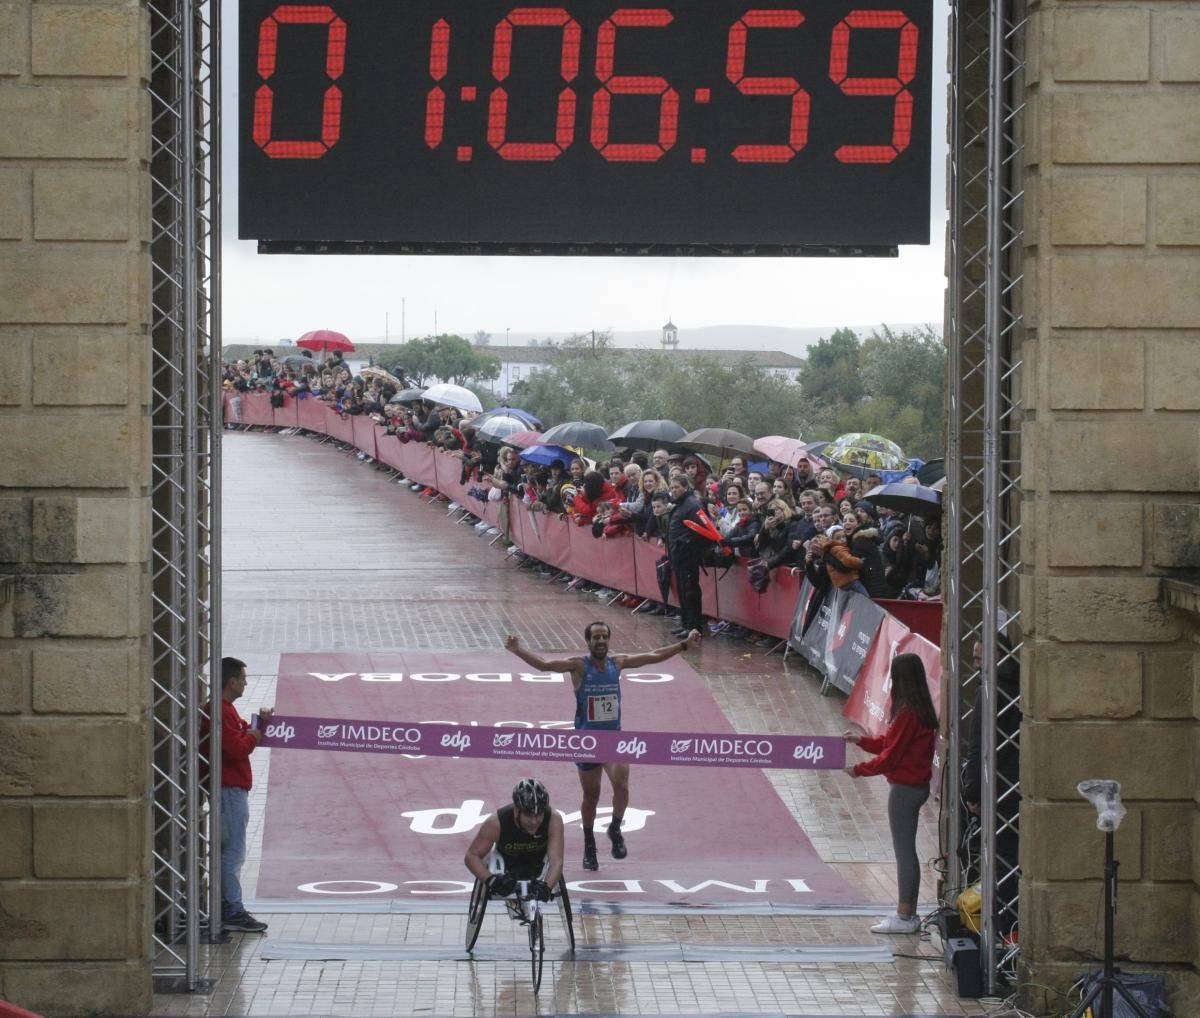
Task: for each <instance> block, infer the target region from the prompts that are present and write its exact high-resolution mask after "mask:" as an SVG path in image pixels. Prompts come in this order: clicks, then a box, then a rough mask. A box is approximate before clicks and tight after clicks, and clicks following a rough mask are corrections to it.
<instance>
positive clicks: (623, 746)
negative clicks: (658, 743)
mask: <svg viewBox="0 0 1200 1018" xmlns="http://www.w3.org/2000/svg"><path fill="white" fill-rule="evenodd" d="M617 752H618V753H628V754H629V755H630V756H632V757H633V758H634V759H635V760H640V759H641V757H642V754H643V753H645V752H646V744H645V743H644V742H643V741H642V740H641V739H622V740H621V741H620V742H618V743H617Z"/></svg>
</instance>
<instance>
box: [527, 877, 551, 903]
mask: <svg viewBox="0 0 1200 1018" xmlns="http://www.w3.org/2000/svg"><path fill="white" fill-rule="evenodd" d="M552 893H553V892H552V891H551V890H550V888H549V886H548V885H547V884H545V883H543V882H542V881H540V880H531V881H530V882H529V894H530V897H533V898H537V900H538V901H549V900H550V897H551V895H552Z"/></svg>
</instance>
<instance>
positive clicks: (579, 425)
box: [542, 421, 616, 452]
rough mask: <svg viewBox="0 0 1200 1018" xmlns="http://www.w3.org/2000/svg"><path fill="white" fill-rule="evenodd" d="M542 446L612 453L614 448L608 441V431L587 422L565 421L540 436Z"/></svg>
mask: <svg viewBox="0 0 1200 1018" xmlns="http://www.w3.org/2000/svg"><path fill="white" fill-rule="evenodd" d="M542 444H543V445H573V446H575V447H576V448H579V449H598V450H600V451H601V452H612V451H613V450H614V449H616V446H615V445H613V444H612V442H610V441H609V440H608V429H607V428H603V427H601V426H600V425H599V424H589V423H588V422H587V421H567V423H566V424H556V425H555V426H554V427H553V428H551V429H550V430H549V431H547V432H546V433H545V434H544V435H542Z"/></svg>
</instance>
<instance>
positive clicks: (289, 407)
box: [275, 394, 300, 428]
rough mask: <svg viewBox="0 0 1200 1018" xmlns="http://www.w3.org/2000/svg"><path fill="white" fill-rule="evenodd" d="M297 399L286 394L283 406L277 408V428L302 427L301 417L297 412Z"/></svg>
mask: <svg viewBox="0 0 1200 1018" xmlns="http://www.w3.org/2000/svg"><path fill="white" fill-rule="evenodd" d="M296 402H297V400H296V397H295V396H288V395H287V394H284V397H283V406H277V407H275V427H277V428H296V427H299V426H300V416H299V413H298V412H297V410H296Z"/></svg>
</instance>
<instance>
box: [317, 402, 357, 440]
mask: <svg viewBox="0 0 1200 1018" xmlns="http://www.w3.org/2000/svg"><path fill="white" fill-rule="evenodd" d="M324 406H325V434H327V435H329V437H330V438H336V439H337V440H338V441H339V442H345V443H346V444H347V445H353V444H354V422H353V420H352V418H350V417H349V416H346V417H343V416H342V415H341V414H339V413H338V412H337V411H336V410H334V409H333V405H332V404H331V403H326V404H324Z"/></svg>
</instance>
